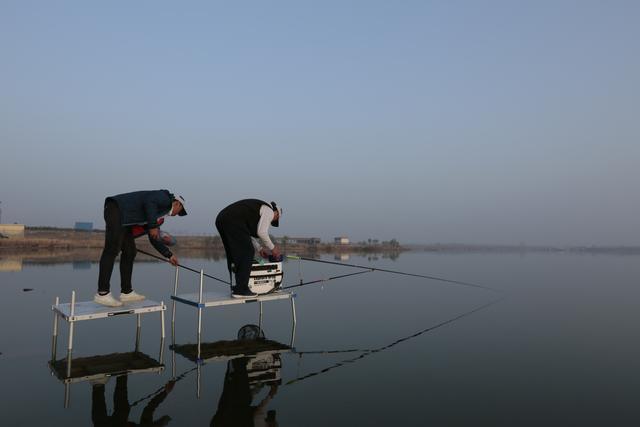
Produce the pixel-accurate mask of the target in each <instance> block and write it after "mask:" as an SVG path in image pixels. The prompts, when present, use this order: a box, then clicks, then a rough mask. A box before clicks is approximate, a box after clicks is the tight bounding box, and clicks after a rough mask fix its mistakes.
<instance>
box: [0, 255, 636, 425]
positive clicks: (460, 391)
mask: <svg viewBox="0 0 640 427" xmlns="http://www.w3.org/2000/svg"><path fill="white" fill-rule="evenodd" d="M326 259H329V260H334V258H333V256H331V257H326ZM182 261H183V262H184V264H185V265H189V266H192V267H195V268H204V269H205V271H207V272H208V273H210V274H212V275H216V276H219V277H223V278H224V277H226V273H225V264H224V261H214V260H206V259H184V260H182ZM348 262H351V263H356V264H365V265H371V266H377V267H381V268H388V269H394V270H402V271H408V272H414V273H425V274H430V275H436V276H442V277H447V278H451V279H456V280H461V281H469V282H474V283H480V284H483V285H487V286H491V287H494V288H497V289H500V290H502V291H504V294H500V293H492V292H488V291H485V290H482V289H475V288H468V287H463V286H457V285H453V284H446V283H438V282H434V281H429V280H424V279H419V278H412V277H405V276H398V275H392V274H386V273H379V272H376V273H367V274H362V275H358V276H353V277H350V278H345V279H340V280H335V281H331V282H326V283H324V284H317V285H311V286H306V287H302V288H299V289H297V290H296V293H297V298H296V308H297V317H298V322H297V327H296V330H295V342H294V348H293V349H286V350H283V351H281V352H278V351H275V352H272V353H270V354H271V357H267V356H263V357H262V358H255V357H254V358H252V357H244V358H236V359H233V360H230V359H228V358H227V359H225V358H224V357H222V358H219V360H212V361H208V362H207V363H205V364H202V365H200V368H199V369H198V368H197V367H198V364H197V363H194V361H193V360H191V359H190V358H189V357H185V356H184V355H182V354H179V353H177V354H175V355H174V354H173V352H172V350H171V348H172V347H171V334H170V331H171V328H170V320H171V303H170V299H169V295H170V294H171V292H172V289H173V270H172V268H171V267H170V266H168V265H167V264H164V263H137V264H136V266H135V269H134V287H135V289H136V290H138V291H139V292H141V293H143V294H146V295H148V296H149V297H150V298H153V299H155V300H164V301H165V302H166V303H167V304H168V305H169V310H168V312H167V319H166V326H167V335H168V336H167V340H166V341H165V343H164V360H163V362H164V368H163V369H161V370H160V372H159V373H153V372H140V373H134V374H131V375H128V376H124V377H119V379H118V378H116V377H115V376H114V377H111V378H110V379H109V380H108V382H107V383H106V384H105V385H99V384H92V383H91V382H90V381H82V382H78V383H77V384H73V385H71V387H70V399H69V402H70V406H69V407H68V408H64V400H65V399H64V389H65V387H64V385H63V383H62V382H61V381H60V380H59V379H58V378H57V377H56V376H53V375H51V374H50V370H49V367H48V362H49V359H50V348H51V326H52V314H51V310H50V306H51V303H52V302H53V300H54V298H55V297H56V296H60V297H61V299H62V300H63V301H65V302H66V301H68V300H69V298H70V293H71V290H72V289H75V290H77V292H78V298H79V300H88V299H90V298H91V297H92V295H93V293H94V292H95V284H96V277H97V265H96V264H95V263H87V262H84V263H77V262H76V263H69V264H55V265H33V264H23V265H22V269H21V270H20V271H13V272H2V273H0V322H1V324H2V325H3V328H2V334H1V335H0V336H1V337H2V339H1V340H0V352H1V353H2V354H1V355H0V378H1V380H2V384H3V387H2V388H1V389H0V401H1V402H2V408H3V416H2V425H6V426H21V425H40V424H43V423H46V424H48V425H79V426H86V425H94V423H96V425H97V424H100V423H104V422H105V417H110V418H109V419H108V421H109V422H110V423H111V424H112V425H118V424H117V422H120V421H118V420H116V418H117V417H126V418H128V420H129V421H130V422H133V423H139V424H141V425H145V423H148V422H150V421H149V420H152V421H154V422H156V424H162V423H164V424H167V425H176V426H185V425H190V426H191V425H194V426H197V425H210V424H211V423H213V425H228V424H230V425H243V423H244V424H246V425H251V424H252V423H254V424H255V425H259V423H257V422H256V420H257V421H262V422H264V419H265V418H267V419H268V420H269V421H270V422H271V420H273V419H275V422H271V425H280V426H302V425H304V426H315V425H318V426H320V425H345V426H346V425H408V426H411V425H416V426H423V425H438V426H440V425H472V424H473V425H478V424H480V425H563V426H567V425H637V424H638V422H639V421H640V409H638V408H639V406H638V405H637V393H638V390H640V374H639V372H640V371H639V369H640V343H639V341H638V339H637V338H638V325H639V324H640V311H639V310H638V309H637V307H638V304H639V302H640V298H639V297H640V291H639V290H638V286H637V283H638V278H639V277H640V266H639V263H638V258H637V257H636V256H608V255H598V256H591V255H576V254H562V253H561V254H557V253H556V254H524V255H523V254H433V253H422V252H410V253H403V254H402V255H401V256H400V257H399V258H397V259H395V260H391V259H388V258H382V257H380V258H377V259H367V258H364V257H359V256H351V258H350V259H349V261H348ZM5 265H6V263H5ZM7 269H9V268H7ZM13 270H19V268H13ZM352 271H353V270H351V269H345V268H343V267H338V266H329V265H323V264H317V263H303V264H302V277H303V279H304V280H313V279H318V278H322V277H330V276H332V275H336V274H343V273H349V272H352ZM298 281H299V265H298V263H297V262H288V263H286V265H285V282H286V283H288V284H295V283H297V282H298ZM112 283H114V285H113V286H114V288H115V289H116V290H117V289H118V286H119V285H118V283H119V279H118V270H117V266H116V268H115V269H114V279H113V280H112ZM197 285H198V277H197V275H195V274H193V273H190V272H187V271H183V272H181V285H180V286H181V289H182V291H184V292H193V291H195V290H196V289H197ZM218 286H220V285H218V284H216V282H214V281H211V280H209V281H207V282H206V287H211V288H214V287H218ZM25 289H33V290H30V291H24V290H25ZM496 301H497V302H496ZM257 323H258V306H257V304H247V305H243V306H234V307H227V308H220V309H208V310H205V312H204V317H203V341H204V342H205V343H208V344H215V343H216V342H218V341H220V340H234V339H236V338H237V336H238V331H239V330H240V329H241V328H242V327H243V326H245V325H247V324H257ZM196 324H197V317H196V310H194V309H193V308H191V307H187V306H183V305H181V306H178V307H177V313H176V331H175V332H176V333H175V340H176V344H178V345H182V346H184V345H187V344H194V343H195V342H196ZM60 326H61V332H60V333H61V335H60V338H59V342H58V358H59V359H60V358H63V357H64V355H65V351H64V348H65V345H66V334H67V324H66V323H65V322H62V323H61V325H60ZM262 327H263V328H262V329H263V331H264V334H265V337H266V339H268V340H272V341H274V342H276V343H279V344H282V345H283V346H284V347H287V346H289V345H290V344H291V338H292V337H291V332H292V318H291V307H290V305H289V303H288V302H286V301H275V302H270V303H265V305H264V314H263V324H262ZM135 338H136V322H135V317H131V316H121V317H117V318H111V319H108V320H96V321H87V322H79V323H77V324H76V330H75V339H74V347H75V348H74V352H73V357H74V358H80V359H82V358H86V357H89V356H105V355H109V354H113V353H132V352H134V350H135ZM139 344H140V347H139V350H140V352H141V353H143V354H144V355H145V357H149V358H151V359H152V360H156V361H157V360H158V359H159V350H160V320H159V316H158V315H157V314H149V315H146V316H143V318H142V330H141V341H140V343H139ZM182 348H185V347H182ZM174 360H175V363H173V361H174ZM72 366H73V364H72ZM261 369H262V370H261ZM252 373H253V374H255V375H258V374H260V375H263V376H264V378H262V379H261V378H257V377H255V376H252V375H253V374H252ZM256 373H257V374H256ZM258 376H259V375H258ZM198 377H199V380H200V381H199V386H198ZM176 379H177V381H175V380H176ZM198 389H199V392H198ZM125 392H126V393H125ZM145 398H146V399H145ZM116 402H118V403H116ZM123 408H124V409H123ZM234 417H235V418H234ZM276 423H277V424H276Z"/></svg>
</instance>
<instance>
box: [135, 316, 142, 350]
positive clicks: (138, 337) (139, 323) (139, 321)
mask: <svg viewBox="0 0 640 427" xmlns="http://www.w3.org/2000/svg"><path fill="white" fill-rule="evenodd" d="M136 317H137V319H136V352H138V351H140V328H141V327H142V325H141V323H142V322H141V320H140V314H137V315H136Z"/></svg>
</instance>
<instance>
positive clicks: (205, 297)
mask: <svg viewBox="0 0 640 427" xmlns="http://www.w3.org/2000/svg"><path fill="white" fill-rule="evenodd" d="M289 298H295V294H293V293H291V292H284V291H280V292H272V293H270V294H262V295H258V296H256V297H253V298H233V297H232V296H231V295H230V293H229V291H228V290H225V291H223V290H221V289H219V290H216V291H210V292H203V294H202V300H201V299H200V294H196V293H193V294H181V295H171V299H172V300H175V301H178V302H181V303H183V304H187V305H191V306H193V307H198V308H208V307H218V306H221V305H234V304H248V303H252V302H262V301H273V300H279V299H289Z"/></svg>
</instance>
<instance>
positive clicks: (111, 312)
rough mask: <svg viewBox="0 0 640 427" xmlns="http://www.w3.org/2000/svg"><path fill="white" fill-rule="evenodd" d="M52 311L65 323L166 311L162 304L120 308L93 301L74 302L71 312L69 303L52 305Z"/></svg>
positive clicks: (145, 302) (134, 304)
mask: <svg viewBox="0 0 640 427" xmlns="http://www.w3.org/2000/svg"><path fill="white" fill-rule="evenodd" d="M51 308H52V310H53V311H54V312H56V313H58V315H59V316H60V317H62V318H63V319H64V320H66V321H67V322H69V321H73V322H77V321H80V320H92V319H104V318H106V317H113V316H121V315H124V314H146V313H153V312H156V311H164V310H165V309H166V307H165V305H164V303H161V302H156V301H152V300H144V301H137V302H131V303H126V304H125V305H123V306H121V307H106V306H104V305H101V304H98V303H95V302H93V301H83V302H76V303H75V309H74V310H73V311H72V310H71V303H67V304H57V305H53V306H52V307H51Z"/></svg>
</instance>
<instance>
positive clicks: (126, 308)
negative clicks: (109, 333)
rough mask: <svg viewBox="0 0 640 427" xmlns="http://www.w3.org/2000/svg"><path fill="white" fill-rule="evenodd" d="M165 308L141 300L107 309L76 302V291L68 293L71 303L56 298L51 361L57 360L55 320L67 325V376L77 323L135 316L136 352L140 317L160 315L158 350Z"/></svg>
mask: <svg viewBox="0 0 640 427" xmlns="http://www.w3.org/2000/svg"><path fill="white" fill-rule="evenodd" d="M166 309H167V306H166V305H165V304H164V302H162V301H161V302H156V301H152V300H148V299H146V300H143V301H136V302H130V303H125V304H124V305H122V306H120V307H107V306H104V305H101V304H97V303H95V302H93V301H82V302H76V291H71V302H69V303H60V297H56V299H55V303H54V304H53V305H52V306H51V310H52V311H53V336H52V342H51V360H52V361H55V360H56V353H57V347H58V321H59V320H60V319H62V320H65V321H66V322H67V323H68V324H69V334H68V338H67V360H68V363H67V371H68V373H67V376H70V375H71V363H70V362H71V353H72V351H73V332H74V326H75V324H76V322H80V321H84V320H96V319H107V318H111V317H115V316H126V315H134V314H135V315H136V318H137V319H136V351H138V350H139V345H140V333H141V327H142V321H141V317H142V315H143V314H148V313H157V312H159V313H160V341H161V348H162V345H163V343H164V337H165V330H164V312H165V310H166Z"/></svg>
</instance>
